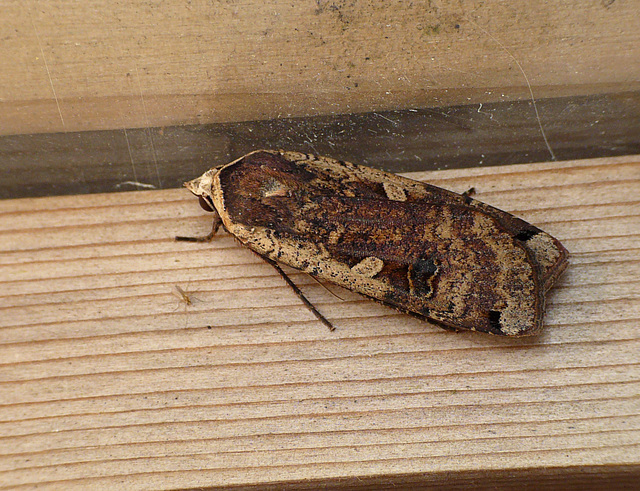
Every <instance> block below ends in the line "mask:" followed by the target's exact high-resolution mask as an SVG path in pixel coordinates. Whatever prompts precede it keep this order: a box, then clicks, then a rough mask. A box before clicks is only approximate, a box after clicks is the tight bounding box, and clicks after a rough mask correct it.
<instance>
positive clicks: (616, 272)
mask: <svg viewBox="0 0 640 491" xmlns="http://www.w3.org/2000/svg"><path fill="white" fill-rule="evenodd" d="M187 177H193V176H187ZM413 177H420V178H428V179H429V180H430V182H432V183H434V184H436V185H441V186H443V187H447V188H450V189H453V190H456V191H463V190H466V189H467V188H469V187H470V186H475V187H476V190H477V192H478V194H477V197H478V198H479V199H481V200H483V201H485V202H487V203H490V204H493V205H496V206H498V207H500V208H503V209H505V210H508V211H513V212H515V213H516V214H517V215H519V216H521V217H523V218H525V219H527V220H529V221H531V222H532V223H534V224H536V225H539V226H540V227H542V228H543V229H544V230H546V231H548V232H550V233H551V234H553V235H555V236H556V237H558V238H559V239H561V240H562V242H563V243H564V244H565V245H566V246H567V248H568V249H569V250H570V251H571V252H572V256H571V264H570V266H569V269H568V270H567V272H566V274H565V276H563V278H562V279H561V281H560V283H559V285H558V286H557V288H555V290H553V292H551V293H550V295H549V301H548V304H549V305H548V312H547V316H546V330H545V332H544V334H543V335H542V336H540V337H539V338H538V339H523V340H509V339H502V338H495V337H490V336H485V335H479V334H473V333H452V332H447V331H444V330H441V329H439V328H437V327H434V326H431V325H429V324H427V323H423V322H420V321H418V320H416V319H413V318H410V317H408V316H405V315H401V314H398V313H395V312H394V311H392V310H390V309H387V308H385V307H383V306H380V305H376V304H373V303H371V302H369V301H366V300H363V299H361V298H360V297H358V296H356V295H353V294H351V293H349V292H345V291H342V290H340V291H339V294H340V295H341V296H342V297H344V300H338V299H336V298H335V297H333V296H332V295H330V294H329V293H328V292H327V291H326V290H324V289H323V288H322V287H321V286H319V285H317V284H316V283H315V282H313V281H312V280H310V279H309V278H307V277H305V276H302V275H298V274H294V275H292V276H293V277H294V278H295V279H296V280H297V282H298V283H299V284H301V285H302V286H303V289H304V291H305V292H306V293H307V294H308V295H309V296H310V298H311V299H312V300H313V301H314V302H315V303H316V305H317V306H318V308H319V309H320V310H321V311H322V312H323V313H324V314H325V315H327V316H328V317H329V318H330V319H332V320H333V322H334V323H335V325H336V326H337V328H338V329H337V331H336V332H334V333H330V332H329V331H328V330H327V329H326V328H325V327H324V326H322V325H321V324H320V323H319V322H317V321H316V320H315V318H314V317H313V316H312V315H311V314H310V313H309V312H308V311H307V310H306V309H305V307H304V306H303V305H302V304H301V303H300V301H299V300H298V299H297V297H296V296H295V295H294V294H293V293H292V292H291V291H290V290H289V289H288V288H287V287H286V286H285V285H284V283H283V281H282V280H281V278H280V277H279V276H278V275H277V273H275V271H273V270H272V269H271V267H270V266H268V265H267V264H265V263H263V262H261V260H260V259H259V258H257V257H256V256H255V255H254V254H252V253H251V252H249V251H247V250H245V249H243V248H241V247H240V246H239V245H237V244H236V243H235V242H234V241H233V240H232V239H231V238H230V237H229V236H228V235H225V234H222V235H221V236H220V237H218V238H217V239H216V240H215V241H214V242H213V243H211V244H203V245H200V244H189V243H178V242H174V241H173V239H172V238H173V236H174V235H175V234H199V233H203V232H206V231H208V230H209V227H210V217H209V216H208V215H206V214H205V213H204V212H202V211H201V209H200V207H199V206H198V205H197V201H196V200H195V198H193V197H192V196H191V195H190V194H189V193H188V192H187V191H186V190H169V191H158V192H139V193H123V194H105V195H88V196H70V197H59V198H43V199H24V200H14V201H4V202H0V230H1V231H2V232H1V234H0V249H1V251H2V252H1V253H0V281H1V287H2V288H1V293H0V324H1V329H0V343H1V344H0V360H1V364H0V421H1V422H0V487H2V488H4V487H9V486H16V487H19V488H22V487H24V488H32V487H35V486H36V485H40V487H39V488H38V489H61V488H64V489H74V488H75V489H87V488H89V487H91V488H93V489H96V488H97V489H104V488H114V487H115V488H123V487H125V488H127V489H148V488H175V487H180V488H190V487H196V486H223V485H232V484H237V485H254V484H255V485H265V484H269V483H277V482H281V483H283V482H292V483H298V484H300V483H301V482H308V480H317V481H315V482H316V484H329V485H332V484H333V485H337V484H340V483H342V484H344V485H347V486H348V485H353V486H356V485H357V484H358V483H359V482H364V483H373V484H375V483H380V482H382V483H385V484H387V485H390V484H391V483H399V484H402V482H409V481H411V482H413V483H414V484H416V483H423V484H424V483H427V484H428V483H431V484H438V483H439V484H443V483H452V482H462V481H464V479H465V477H464V476H474V477H473V479H470V480H468V481H467V485H469V486H471V487H476V488H477V487H482V486H483V485H484V486H490V485H493V484H494V483H496V482H501V483H503V484H509V483H513V482H514V480H516V479H517V478H516V476H518V475H519V474H518V473H520V475H526V476H527V482H529V483H531V482H537V480H538V479H540V480H541V479H549V478H550V479H552V480H553V481H554V482H556V483H561V484H564V485H568V484H570V483H572V482H574V483H575V482H576V480H580V479H582V480H583V481H584V483H585V484H587V485H588V484H589V483H593V482H594V481H593V480H592V479H594V477H593V476H602V475H605V474H607V473H609V474H611V475H613V476H614V477H613V478H612V479H613V485H614V486H615V485H618V486H622V485H623V484H624V483H625V482H626V483H627V484H628V483H629V482H634V481H633V479H637V478H638V476H640V398H639V393H640V357H639V356H638V353H640V326H639V324H640V323H639V320H638V319H639V317H640V298H639V294H638V292H639V290H640V288H639V287H640V250H639V249H638V239H639V237H640V215H639V214H638V210H639V209H640V208H639V206H638V204H639V198H638V190H639V186H638V185H639V183H640V157H624V158H612V159H599V160H591V161H577V162H564V163H553V164H531V165H522V166H508V167H497V168H485V169H465V170H456V171H443V172H433V173H420V174H414V175H413ZM174 285H179V286H180V287H181V288H183V289H184V290H185V291H187V292H190V295H191V297H190V298H191V301H192V305H186V304H185V303H184V302H181V301H180V299H178V298H177V297H176V296H174V295H173V294H172V290H173V288H174ZM334 290H338V289H337V288H334ZM523 473H524V474H523ZM381 476H384V477H381ZM403 476H404V477H403ZM500 476H501V477H500ZM549 476H550V477H549ZM619 476H622V477H619ZM624 476H626V478H625V477H624ZM498 477H500V479H498ZM625 479H627V481H625ZM635 482H636V484H637V480H636V481H635Z"/></svg>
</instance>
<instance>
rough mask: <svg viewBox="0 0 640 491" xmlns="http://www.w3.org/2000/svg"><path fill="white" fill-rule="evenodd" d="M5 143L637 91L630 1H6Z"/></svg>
mask: <svg viewBox="0 0 640 491" xmlns="http://www.w3.org/2000/svg"><path fill="white" fill-rule="evenodd" d="M0 40H1V43H0V114H2V117H1V118H0V134H24V133H36V132H44V133H51V132H57V131H84V130H96V129H121V128H133V127H139V128H140V127H149V126H170V125H179V124H184V123H211V122H229V121H247V120H258V119H272V118H280V117H285V116H310V115H315V114H337V113H352V112H363V111H374V110H383V109H394V110H395V109H406V108H424V107H434V106H440V107H441V106H450V105H455V104H461V103H473V102H482V103H487V102H492V101H505V100H513V99H529V98H530V94H529V90H528V88H527V80H526V79H525V76H524V75H523V73H522V71H521V68H522V70H523V71H524V72H525V73H526V74H527V77H528V80H529V82H530V83H531V85H532V86H533V88H534V92H535V95H536V97H538V98H542V97H560V96H576V95H590V94H598V93H600V94H601V93H616V92H622V91H633V90H638V89H639V88H640V84H639V82H638V81H639V80H640V11H639V7H638V2H633V1H631V2H624V1H613V0H587V1H585V0H566V1H564V2H556V1H553V0H524V1H520V2H518V3H517V5H515V4H513V3H511V2H504V1H501V0H487V1H483V2H478V1H476V0H460V1H455V2H427V1H415V2H406V1H398V0H395V1H388V0H369V1H366V2H351V1H350V2H347V1H333V0H331V1H330V0H304V1H297V2H290V1H288V0H269V1H263V0H242V1H207V2H205V1H202V0H194V1H190V2H183V1H180V0H168V1H163V2H149V1H147V0H136V1H130V2H119V3H114V2H111V1H108V0H94V1H91V2H67V1H64V0H42V1H38V2H33V1H29V2H25V1H23V0H5V1H4V2H3V3H2V11H1V12H0Z"/></svg>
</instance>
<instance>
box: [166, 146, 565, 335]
mask: <svg viewBox="0 0 640 491" xmlns="http://www.w3.org/2000/svg"><path fill="white" fill-rule="evenodd" d="M185 186H186V187H187V188H188V189H189V190H190V191H191V192H192V193H194V194H195V195H196V196H198V197H199V199H200V204H201V205H202V207H203V208H204V209H205V210H207V211H211V212H213V213H214V221H213V229H212V231H211V233H210V234H209V235H208V236H207V237H203V238H184V237H179V238H178V239H182V240H210V239H211V238H212V237H213V236H214V235H215V233H216V232H217V230H218V228H219V227H220V225H222V226H223V227H224V228H225V229H226V230H227V231H228V232H229V233H231V234H232V235H234V236H235V237H236V238H237V239H238V240H239V241H240V242H241V243H242V244H244V245H245V246H247V247H248V248H250V249H252V250H253V251H255V252H256V253H257V254H259V255H260V256H262V257H263V258H264V259H265V260H267V261H268V262H270V263H271V264H273V265H274V267H276V269H277V270H278V272H279V273H280V274H281V275H282V276H283V278H285V280H286V281H287V283H289V284H290V285H291V286H292V288H294V291H296V293H297V294H298V296H299V297H300V298H301V299H302V300H303V301H304V302H305V304H306V305H307V306H308V307H309V308H310V309H311V310H312V311H313V312H314V313H315V314H316V316H317V317H318V318H319V319H321V320H322V321H323V322H325V323H326V324H327V325H328V326H330V327H331V324H330V323H329V322H328V321H327V320H326V319H325V318H324V317H323V316H322V315H321V314H320V313H319V312H318V311H317V310H316V309H315V308H314V307H313V305H311V303H310V302H309V301H308V300H307V299H306V298H305V297H304V295H302V293H301V292H300V291H299V290H298V289H297V288H296V286H295V285H294V284H293V282H291V280H290V279H289V278H288V277H287V276H286V275H285V273H284V272H283V271H282V269H280V267H279V266H278V264H277V263H283V264H287V265H289V266H292V267H293V268H296V269H299V270H302V271H304V272H306V273H309V274H310V275H312V276H314V277H316V278H318V279H321V280H327V281H331V282H333V283H336V284H338V285H340V286H342V287H344V288H347V289H349V290H351V291H354V292H357V293H360V294H362V295H365V296H367V297H369V298H371V299H374V300H377V301H379V302H382V303H383V304H385V305H388V306H391V307H394V308H396V309H398V310H400V311H402V312H405V313H408V314H411V315H413V316H416V317H419V318H422V319H425V320H427V319H428V320H432V321H435V322H436V323H438V324H440V325H441V326H443V327H445V328H449V329H469V330H472V331H481V332H486V333H491V334H498V335H504V336H526V335H533V334H537V333H539V332H540V330H541V328H542V318H543V316H544V310H545V293H546V291H547V290H548V289H549V288H551V286H552V285H553V284H554V282H555V281H556V279H557V278H558V277H559V275H560V274H561V273H562V271H563V270H564V269H565V267H566V266H567V258H568V252H567V250H566V249H565V248H564V247H563V246H562V244H560V242H559V241H558V240H556V239H554V238H553V237H551V236H550V235H548V234H546V233H545V232H543V231H541V230H539V229H538V228H536V227H534V226H533V225H530V224H529V223H527V222H525V221H523V220H521V219H519V218H516V217H514V216H513V215H510V214H509V213H506V212H504V211H501V210H498V209H496V208H493V207H491V206H489V205H486V204H484V203H481V202H479V201H477V200H474V199H472V198H470V197H469V196H468V195H466V194H462V195H461V194H456V193H453V192H451V191H447V190H444V189H441V188H438V187H435V186H431V185H429V184H425V183H422V182H418V181H414V180H411V179H407V178H404V177H400V176H397V175H394V174H389V173H387V172H383V171H380V170H376V169H372V168H369V167H364V166H360V165H354V164H351V163H348V162H343V161H338V160H334V159H330V158H326V157H318V156H314V155H308V154H302V153H297V152H284V151H272V150H259V151H256V152H252V153H250V154H248V155H245V156H244V157H241V158H239V159H237V160H235V161H233V162H231V163H229V164H226V165H221V166H218V167H214V168H212V169H210V170H209V171H207V172H205V173H204V174H203V175H202V176H200V177H198V178H197V179H194V180H193V181H189V182H186V183H185Z"/></svg>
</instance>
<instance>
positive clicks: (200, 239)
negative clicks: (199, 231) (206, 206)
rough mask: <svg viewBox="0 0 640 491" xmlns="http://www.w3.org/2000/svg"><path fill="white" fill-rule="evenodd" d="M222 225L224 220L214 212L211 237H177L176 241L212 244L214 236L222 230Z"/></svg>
mask: <svg viewBox="0 0 640 491" xmlns="http://www.w3.org/2000/svg"><path fill="white" fill-rule="evenodd" d="M220 225H222V219H221V218H220V215H218V213H217V212H215V211H214V212H213V227H211V232H210V233H209V235H205V236H203V237H182V236H180V235H177V236H176V240H179V241H182V242H211V239H213V236H214V235H216V232H217V231H218V229H219V228H220Z"/></svg>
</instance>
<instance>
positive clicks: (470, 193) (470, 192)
mask: <svg viewBox="0 0 640 491" xmlns="http://www.w3.org/2000/svg"><path fill="white" fill-rule="evenodd" d="M474 194H476V188H469V189H467V190H466V191H465V192H464V193H462V196H464V197H465V198H470V197H471V196H473V195H474Z"/></svg>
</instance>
